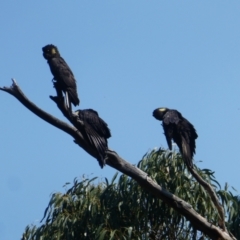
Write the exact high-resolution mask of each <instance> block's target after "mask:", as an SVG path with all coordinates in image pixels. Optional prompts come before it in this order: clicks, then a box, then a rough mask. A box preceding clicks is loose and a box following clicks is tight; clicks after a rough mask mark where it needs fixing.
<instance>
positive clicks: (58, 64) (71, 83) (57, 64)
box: [49, 57, 79, 106]
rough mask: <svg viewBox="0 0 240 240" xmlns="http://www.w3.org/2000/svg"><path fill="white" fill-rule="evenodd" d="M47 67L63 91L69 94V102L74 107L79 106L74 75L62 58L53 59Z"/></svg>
mask: <svg viewBox="0 0 240 240" xmlns="http://www.w3.org/2000/svg"><path fill="white" fill-rule="evenodd" d="M49 65H50V68H51V71H52V74H53V76H54V79H55V80H57V81H58V82H59V83H60V85H61V86H62V90H63V91H67V92H68V93H69V95H70V96H69V97H70V99H71V102H72V103H73V104H74V105H75V106H76V105H78V104H79V98H78V94H77V84H76V80H75V78H74V75H73V73H72V71H71V69H70V68H69V66H68V65H67V63H66V62H65V60H64V59H63V58H61V57H60V58H53V59H51V61H49Z"/></svg>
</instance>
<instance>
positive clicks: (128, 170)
mask: <svg viewBox="0 0 240 240" xmlns="http://www.w3.org/2000/svg"><path fill="white" fill-rule="evenodd" d="M0 90H2V91H5V92H7V93H9V94H11V95H13V96H14V97H16V98H17V99H18V100H19V101H20V102H21V103H22V104H23V105H24V106H25V107H26V108H28V109H29V110H30V111H32V112H33V113H34V114H36V115H37V116H39V117H40V118H42V119H43V120H44V121H46V122H48V123H50V124H52V125H53V126H55V127H57V128H59V129H61V130H62V131H64V132H66V133H68V134H69V135H71V136H72V137H73V138H74V139H75V140H74V141H75V142H76V143H77V144H78V145H79V146H80V147H81V148H83V149H84V150H85V151H86V152H88V153H89V154H90V155H91V156H93V157H95V158H96V152H95V150H94V149H93V148H92V147H91V146H89V145H88V143H87V142H86V141H85V139H84V138H83V135H82V134H81V132H80V131H79V130H78V129H77V128H75V127H72V126H70V125H69V124H67V123H65V122H63V121H61V120H59V119H57V118H55V117H53V116H52V115H50V114H48V113H46V112H44V111H43V110H41V109H40V108H38V107H37V106H36V105H35V104H33V103H32V102H31V101H29V100H28V99H27V97H26V96H25V95H24V94H23V92H22V91H21V89H20V88H19V87H18V85H17V83H16V81H15V80H13V84H12V86H11V87H10V88H8V87H3V88H0ZM51 99H52V100H53V101H54V102H55V103H56V104H57V106H58V108H59V109H60V110H61V111H62V113H63V115H64V116H66V117H67V119H68V120H69V121H70V122H71V123H73V125H75V126H76V125H77V124H79V123H78V122H77V121H76V119H75V118H74V115H73V114H71V113H69V112H68V111H67V110H66V108H65V105H64V99H63V98H62V97H60V96H57V97H51ZM107 164H108V165H109V166H111V167H113V168H115V169H117V170H118V171H120V172H122V173H124V174H126V175H128V176H130V177H132V178H133V179H135V180H136V181H137V182H138V184H139V185H141V186H142V187H143V188H145V189H146V190H147V191H149V192H150V193H151V194H153V195H155V196H156V197H157V198H159V199H161V200H162V201H164V202H165V203H166V204H168V205H169V206H170V207H172V208H173V209H175V210H176V211H177V212H179V213H180V214H181V215H183V216H185V217H186V218H187V219H188V220H189V221H190V222H191V223H192V225H194V226H195V227H196V229H198V230H200V231H202V232H203V233H205V234H206V235H208V236H209V237H211V238H212V239H214V240H219V239H225V240H233V239H235V238H234V237H231V236H229V234H228V233H227V232H226V231H223V230H221V229H220V228H218V227H216V226H214V225H212V224H211V223H209V222H208V221H207V220H206V219H205V218H203V217H202V216H201V215H199V214H198V213H197V212H196V211H195V210H194V209H193V208H192V206H191V205H189V204H188V203H187V202H185V201H184V200H182V199H180V198H178V197H177V196H175V195H173V194H171V193H170V192H168V191H167V190H165V189H163V188H162V187H161V186H159V185H158V184H157V183H156V182H154V181H153V180H152V179H151V178H150V177H148V176H147V174H146V173H145V172H143V171H142V170H140V169H139V168H137V167H135V166H133V165H131V164H130V163H128V162H127V161H125V160H124V159H122V158H121V157H120V156H119V155H118V154H117V153H116V152H114V151H112V150H108V151H107Z"/></svg>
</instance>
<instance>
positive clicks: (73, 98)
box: [67, 88, 80, 107]
mask: <svg viewBox="0 0 240 240" xmlns="http://www.w3.org/2000/svg"><path fill="white" fill-rule="evenodd" d="M67 92H68V95H69V103H72V104H73V105H74V106H75V107H76V106H77V105H79V103H80V100H79V98H78V94H77V91H76V90H75V89H72V88H68V89H67Z"/></svg>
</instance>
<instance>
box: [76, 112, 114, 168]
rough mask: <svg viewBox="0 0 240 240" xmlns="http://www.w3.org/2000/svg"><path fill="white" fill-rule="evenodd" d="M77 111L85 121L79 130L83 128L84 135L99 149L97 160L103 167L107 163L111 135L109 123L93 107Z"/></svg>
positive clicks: (79, 116)
mask: <svg viewBox="0 0 240 240" xmlns="http://www.w3.org/2000/svg"><path fill="white" fill-rule="evenodd" d="M75 113H76V114H77V115H78V118H79V120H80V121H82V122H83V127H81V128H80V129H79V130H81V129H82V130H83V131H81V132H82V133H83V135H84V137H86V139H87V141H88V142H89V144H90V145H91V146H93V147H94V148H95V149H96V150H97V153H98V157H97V160H98V162H99V165H100V166H101V168H103V167H104V165H105V164H106V161H105V158H106V150H107V149H108V141H107V139H108V138H110V137H111V133H110V130H109V128H108V125H107V123H106V122H104V121H103V120H102V119H101V118H100V117H99V116H98V113H97V112H96V111H94V110H93V109H84V110H77V111H76V112H75Z"/></svg>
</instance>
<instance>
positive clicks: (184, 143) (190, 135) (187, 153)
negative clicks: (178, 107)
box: [174, 118, 198, 167]
mask: <svg viewBox="0 0 240 240" xmlns="http://www.w3.org/2000/svg"><path fill="white" fill-rule="evenodd" d="M197 137H198V135H197V133H196V130H195V128H194V126H193V125H192V124H191V123H190V122H189V121H188V120H187V119H185V118H182V120H181V121H180V122H179V123H178V124H177V133H176V136H175V137H174V141H175V142H176V143H177V145H178V147H179V149H180V152H181V153H182V155H183V158H184V159H185V161H186V162H187V163H188V164H189V166H190V167H193V163H192V158H193V155H194V153H195V148H196V143H195V139H196V138H197Z"/></svg>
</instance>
